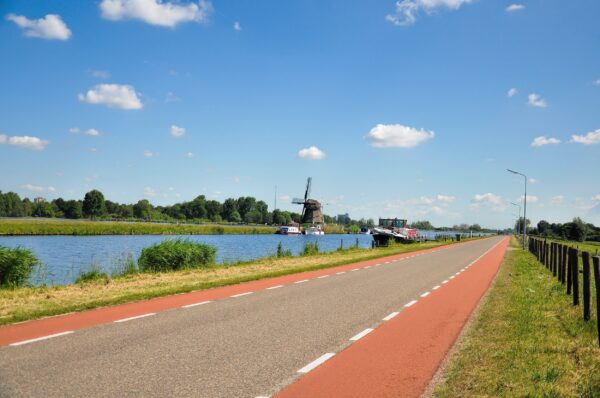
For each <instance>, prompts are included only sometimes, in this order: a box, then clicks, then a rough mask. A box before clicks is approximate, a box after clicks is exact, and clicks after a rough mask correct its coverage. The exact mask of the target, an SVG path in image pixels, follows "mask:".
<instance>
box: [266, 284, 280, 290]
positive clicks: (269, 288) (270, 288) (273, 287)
mask: <svg viewBox="0 0 600 398" xmlns="http://www.w3.org/2000/svg"><path fill="white" fill-rule="evenodd" d="M280 287H283V285H277V286H271V287H268V288H267V289H266V290H273V289H279V288H280Z"/></svg>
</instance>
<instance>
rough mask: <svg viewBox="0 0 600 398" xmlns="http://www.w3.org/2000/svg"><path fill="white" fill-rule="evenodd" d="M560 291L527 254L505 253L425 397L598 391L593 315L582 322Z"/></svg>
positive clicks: (599, 363) (599, 357)
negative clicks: (467, 327)
mask: <svg viewBox="0 0 600 398" xmlns="http://www.w3.org/2000/svg"><path fill="white" fill-rule="evenodd" d="M513 242H514V240H513ZM592 290H594V289H593V288H592ZM565 291H566V288H565V287H564V286H563V285H561V284H560V283H559V282H557V281H556V278H553V277H552V274H551V273H550V272H548V271H547V270H546V268H545V267H544V266H543V265H541V264H540V263H538V262H537V261H536V259H535V257H534V256H533V255H531V254H530V253H528V252H524V251H522V250H519V249H517V250H512V251H509V252H507V255H506V257H505V259H504V263H503V265H502V268H501V269H500V272H499V274H498V277H497V279H496V282H495V284H494V286H493V287H492V289H491V291H490V294H489V296H488V299H487V301H486V302H485V303H484V304H483V306H482V308H481V311H480V312H479V315H478V316H477V318H476V319H475V320H474V322H473V324H472V327H471V329H470V330H469V331H468V332H467V333H466V334H465V337H464V339H463V340H462V341H461V343H459V346H458V347H457V348H458V351H457V352H456V354H455V355H454V356H453V357H452V358H450V362H449V364H448V366H447V368H446V370H445V372H444V378H445V380H444V382H443V383H442V384H440V385H438V386H437V388H436V389H435V390H434V393H433V395H434V396H435V397H457V396H463V397H464V396H477V397H498V396H509V397H598V396H600V349H599V348H598V338H597V331H596V319H595V316H594V317H592V320H590V321H587V322H585V321H584V320H583V317H582V309H581V306H580V307H573V306H572V298H571V296H567V295H566V294H565Z"/></svg>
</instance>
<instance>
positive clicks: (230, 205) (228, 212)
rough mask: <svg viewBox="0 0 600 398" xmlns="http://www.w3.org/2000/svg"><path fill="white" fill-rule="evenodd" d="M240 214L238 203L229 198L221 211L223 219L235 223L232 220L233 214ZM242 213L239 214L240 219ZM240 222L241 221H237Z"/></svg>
mask: <svg viewBox="0 0 600 398" xmlns="http://www.w3.org/2000/svg"><path fill="white" fill-rule="evenodd" d="M234 212H235V213H238V211H237V201H236V200H235V199H233V198H229V199H227V200H225V202H224V203H223V207H222V209H221V217H223V219H224V220H227V221H234V220H233V219H232V217H233V213H234ZM239 215H240V213H238V217H239ZM237 222H239V221H237Z"/></svg>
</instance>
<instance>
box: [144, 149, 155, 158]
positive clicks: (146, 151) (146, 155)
mask: <svg viewBox="0 0 600 398" xmlns="http://www.w3.org/2000/svg"><path fill="white" fill-rule="evenodd" d="M144 156H145V157H147V158H151V157H154V156H156V153H154V152H152V151H150V150H148V149H146V150H144Z"/></svg>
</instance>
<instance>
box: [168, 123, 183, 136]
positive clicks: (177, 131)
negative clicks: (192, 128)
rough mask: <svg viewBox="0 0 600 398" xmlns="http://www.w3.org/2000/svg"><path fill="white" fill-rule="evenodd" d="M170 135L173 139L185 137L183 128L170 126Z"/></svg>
mask: <svg viewBox="0 0 600 398" xmlns="http://www.w3.org/2000/svg"><path fill="white" fill-rule="evenodd" d="M169 131H170V133H171V135H172V136H173V137H175V138H179V137H183V136H184V135H185V129H184V128H183V127H178V126H176V125H174V124H173V125H171V128H170V129H169Z"/></svg>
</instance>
